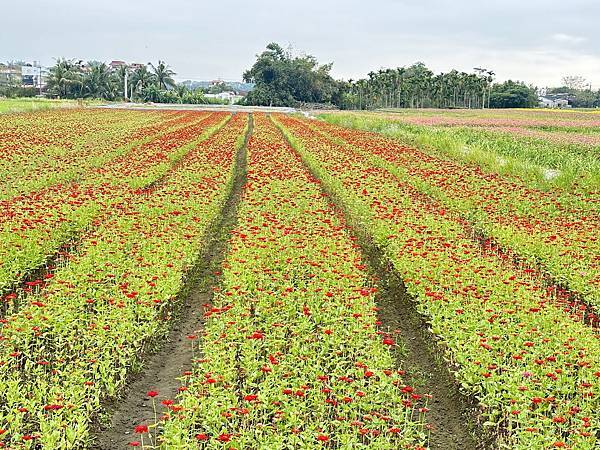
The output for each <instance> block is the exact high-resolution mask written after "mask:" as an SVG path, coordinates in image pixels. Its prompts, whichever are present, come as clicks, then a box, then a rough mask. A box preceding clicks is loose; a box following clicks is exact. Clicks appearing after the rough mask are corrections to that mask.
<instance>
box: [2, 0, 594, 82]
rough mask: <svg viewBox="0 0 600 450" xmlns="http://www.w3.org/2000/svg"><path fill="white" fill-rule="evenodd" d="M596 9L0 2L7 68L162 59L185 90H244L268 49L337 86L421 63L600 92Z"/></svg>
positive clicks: (395, 0) (382, 0)
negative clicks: (219, 86)
mask: <svg viewBox="0 0 600 450" xmlns="http://www.w3.org/2000/svg"><path fill="white" fill-rule="evenodd" d="M599 36H600V1H599V0H503V1H499V0H410V1H409V0H341V1H340V0H338V1H333V0H292V1H289V0H288V1H286V0H279V1H275V0H245V1H239V0H230V1H214V0H212V1H203V0H99V1H98V0H95V1H89V0H24V1H11V0H1V4H0V60H16V59H20V60H26V61H33V60H38V61H41V62H42V64H44V65H49V64H52V63H53V61H54V58H56V57H66V58H78V59H85V60H91V59H96V60H104V61H110V60H113V59H119V60H125V61H127V62H141V63H146V62H149V61H156V60H157V59H159V58H160V59H164V60H166V61H167V63H169V64H170V65H171V66H172V67H173V68H174V69H175V70H176V71H177V73H178V75H177V79H179V80H183V79H196V80H206V79H214V78H222V79H226V80H240V79H241V77H242V73H243V71H244V70H245V69H246V68H248V67H250V66H251V65H252V63H253V61H254V57H255V55H256V54H257V53H259V52H261V51H262V50H263V49H264V47H265V45H266V44H267V43H268V42H271V41H276V42H279V43H281V44H282V45H284V46H288V45H291V46H292V47H293V49H294V50H295V51H296V52H299V53H300V52H305V53H309V54H313V55H315V56H316V57H317V58H318V59H319V61H321V62H333V63H334V66H333V75H334V76H335V77H337V78H344V79H348V78H355V79H356V78H358V77H364V76H365V75H366V73H368V72H369V71H371V70H377V69H379V68H382V67H397V66H403V65H409V64H411V63H413V62H416V61H423V62H424V63H426V64H427V65H428V66H429V67H430V68H431V69H433V70H434V71H435V72H440V71H448V70H450V69H452V68H456V69H459V70H465V71H471V70H472V68H473V67H485V68H491V69H493V70H494V71H495V72H496V73H497V77H498V80H505V79H509V78H511V79H519V80H524V81H526V82H528V83H534V84H536V85H538V86H546V85H557V84H559V83H560V79H561V77H562V76H564V75H575V74H577V75H582V76H584V77H585V78H586V79H587V80H589V81H591V82H592V83H593V87H594V88H595V89H597V88H600V37H599Z"/></svg>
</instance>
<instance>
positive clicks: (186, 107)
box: [99, 103, 297, 113]
mask: <svg viewBox="0 0 600 450" xmlns="http://www.w3.org/2000/svg"><path fill="white" fill-rule="evenodd" d="M99 107H100V108H109V109H165V110H185V111H188V110H189V111H230V112H280V113H292V112H296V111H297V110H296V109H295V108H283V107H276V106H273V107H271V106H240V105H190V104H180V103H110V104H106V105H101V106H99Z"/></svg>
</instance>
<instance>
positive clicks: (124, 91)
mask: <svg viewBox="0 0 600 450" xmlns="http://www.w3.org/2000/svg"><path fill="white" fill-rule="evenodd" d="M127 73H128V72H127V68H125V76H124V77H123V78H124V80H125V86H124V88H125V89H124V90H123V93H124V94H125V100H127Z"/></svg>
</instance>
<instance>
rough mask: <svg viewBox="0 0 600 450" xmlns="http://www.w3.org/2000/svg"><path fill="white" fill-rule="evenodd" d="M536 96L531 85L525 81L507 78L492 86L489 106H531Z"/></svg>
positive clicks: (536, 100) (535, 101) (533, 104)
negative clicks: (527, 84)
mask: <svg viewBox="0 0 600 450" xmlns="http://www.w3.org/2000/svg"><path fill="white" fill-rule="evenodd" d="M537 104H538V98H537V94H536V91H535V89H534V88H533V87H528V86H526V85H525V83H522V82H519V81H512V80H508V81H505V82H504V83H501V84H495V85H494V86H493V87H492V93H491V96H490V106H491V107H492V108H533V107H535V106H537Z"/></svg>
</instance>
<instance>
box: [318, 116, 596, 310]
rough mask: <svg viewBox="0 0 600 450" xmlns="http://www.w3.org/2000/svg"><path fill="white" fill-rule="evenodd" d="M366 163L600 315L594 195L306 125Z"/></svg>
mask: <svg viewBox="0 0 600 450" xmlns="http://www.w3.org/2000/svg"><path fill="white" fill-rule="evenodd" d="M313 126H314V128H315V129H318V130H319V131H320V132H321V133H323V134H324V135H325V136H329V137H330V138H334V139H341V140H342V142H345V143H348V144H349V145H351V146H352V147H353V149H355V150H356V151H359V152H363V154H364V155H365V156H367V157H369V156H370V158H369V159H370V162H371V163H372V164H373V165H375V166H377V167H380V168H384V169H386V170H388V171H389V172H391V173H393V174H394V175H395V176H397V177H398V179H399V180H401V181H402V182H405V183H408V184H410V185H411V186H413V187H414V188H415V189H417V190H419V191H420V192H422V193H424V194H426V195H429V196H431V197H433V198H435V200H436V201H438V202H440V203H441V204H442V205H444V207H445V208H447V210H448V212H449V213H455V214H458V215H460V216H461V217H464V218H466V219H467V220H468V221H469V222H470V224H471V226H472V227H473V228H474V229H475V230H476V231H479V232H483V234H484V235H486V236H488V237H490V238H492V239H494V240H495V241H496V242H498V243H499V244H500V245H501V246H503V247H505V248H509V249H512V250H514V252H515V253H516V254H517V255H519V256H521V257H522V259H523V260H525V261H527V262H528V263H529V265H530V266H532V267H537V266H538V265H541V266H542V268H543V271H545V272H546V273H547V274H548V275H549V276H550V277H551V278H552V279H554V280H556V281H557V282H559V283H561V284H564V285H566V286H568V287H569V288H570V289H571V290H573V291H576V292H577V293H579V294H581V296H582V297H583V299H584V300H585V301H586V302H587V303H589V304H590V305H593V306H595V307H598V308H600V260H599V259H598V255H599V254H600V239H598V238H597V234H598V229H600V211H599V210H598V199H597V197H596V196H592V195H590V196H576V195H573V194H569V193H565V192H559V191H558V192H557V191H541V190H536V189H533V188H529V187H527V186H525V185H523V184H521V183H519V182H517V181H514V180H509V179H506V178H503V177H502V176H500V175H497V174H491V173H485V172H483V171H482V170H481V169H480V168H479V167H477V166H472V165H465V164H460V163H458V162H456V161H452V160H449V159H441V158H438V157H436V156H434V155H431V154H429V153H427V152H423V151H421V150H417V149H413V148H407V147H403V146H401V145H400V144H398V143H397V142H395V141H394V140H392V139H389V138H386V137H384V136H381V135H379V134H376V133H370V132H364V131H358V130H349V129H344V128H340V127H335V126H332V125H329V124H327V123H324V122H313Z"/></svg>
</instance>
